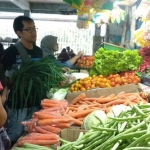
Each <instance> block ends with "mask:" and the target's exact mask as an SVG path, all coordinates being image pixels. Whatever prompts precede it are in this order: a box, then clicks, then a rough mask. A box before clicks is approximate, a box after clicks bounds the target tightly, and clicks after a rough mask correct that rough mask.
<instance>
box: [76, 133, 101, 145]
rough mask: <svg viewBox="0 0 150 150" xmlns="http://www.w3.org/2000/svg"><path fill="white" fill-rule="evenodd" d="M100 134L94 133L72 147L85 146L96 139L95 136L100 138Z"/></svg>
mask: <svg viewBox="0 0 150 150" xmlns="http://www.w3.org/2000/svg"><path fill="white" fill-rule="evenodd" d="M100 133H101V132H96V133H94V134H93V135H91V136H89V137H88V138H84V139H83V138H82V139H81V140H80V141H77V142H75V143H74V144H73V146H78V145H81V144H85V143H88V142H90V141H91V140H92V139H93V138H96V137H97V136H100Z"/></svg>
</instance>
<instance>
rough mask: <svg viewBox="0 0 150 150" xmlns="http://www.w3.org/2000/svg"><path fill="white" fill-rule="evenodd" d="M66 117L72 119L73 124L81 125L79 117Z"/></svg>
mask: <svg viewBox="0 0 150 150" xmlns="http://www.w3.org/2000/svg"><path fill="white" fill-rule="evenodd" d="M66 117H68V118H69V119H72V120H73V122H74V124H76V125H79V126H81V125H82V121H80V120H79V119H75V118H73V117H71V116H69V115H67V116H66Z"/></svg>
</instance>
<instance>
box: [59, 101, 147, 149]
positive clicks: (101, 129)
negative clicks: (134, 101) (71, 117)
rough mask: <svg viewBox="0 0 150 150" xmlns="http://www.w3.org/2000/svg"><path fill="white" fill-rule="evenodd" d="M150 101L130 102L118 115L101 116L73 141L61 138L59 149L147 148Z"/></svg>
mask: <svg viewBox="0 0 150 150" xmlns="http://www.w3.org/2000/svg"><path fill="white" fill-rule="evenodd" d="M149 111H150V104H139V105H131V106H128V107H127V108H126V109H124V110H123V111H122V112H121V113H119V114H118V115H115V116H113V117H109V116H108V118H107V120H105V121H103V120H101V119H99V126H97V127H92V129H91V130H89V131H88V132H87V133H86V134H84V135H80V136H79V139H78V140H77V141H74V142H68V141H65V140H61V141H62V143H63V145H62V146H61V147H60V148H58V150H65V149H66V150H67V149H74V150H77V149H82V150H139V149H141V150H146V149H150V142H149V140H150V114H149Z"/></svg>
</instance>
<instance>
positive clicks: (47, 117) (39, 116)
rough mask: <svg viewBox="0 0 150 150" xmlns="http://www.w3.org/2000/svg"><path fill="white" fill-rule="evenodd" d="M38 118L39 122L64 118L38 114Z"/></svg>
mask: <svg viewBox="0 0 150 150" xmlns="http://www.w3.org/2000/svg"><path fill="white" fill-rule="evenodd" d="M38 118H39V119H40V120H43V119H65V117H63V116H54V115H50V114H39V115H38Z"/></svg>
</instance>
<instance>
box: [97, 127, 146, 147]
mask: <svg viewBox="0 0 150 150" xmlns="http://www.w3.org/2000/svg"><path fill="white" fill-rule="evenodd" d="M139 126H140V125H139ZM139 126H138V127H139ZM136 128H137V127H134V129H136ZM134 129H132V130H131V129H128V130H126V131H127V132H126V131H124V132H122V133H120V134H118V135H117V136H115V137H114V138H112V139H110V140H107V141H106V142H105V143H103V144H102V146H101V149H99V150H104V149H105V147H106V146H107V145H108V144H110V143H114V142H117V141H118V140H121V139H126V138H128V137H136V136H140V135H143V134H145V133H146V130H144V131H137V132H135V133H134V132H131V131H134ZM130 132H131V133H130Z"/></svg>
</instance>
